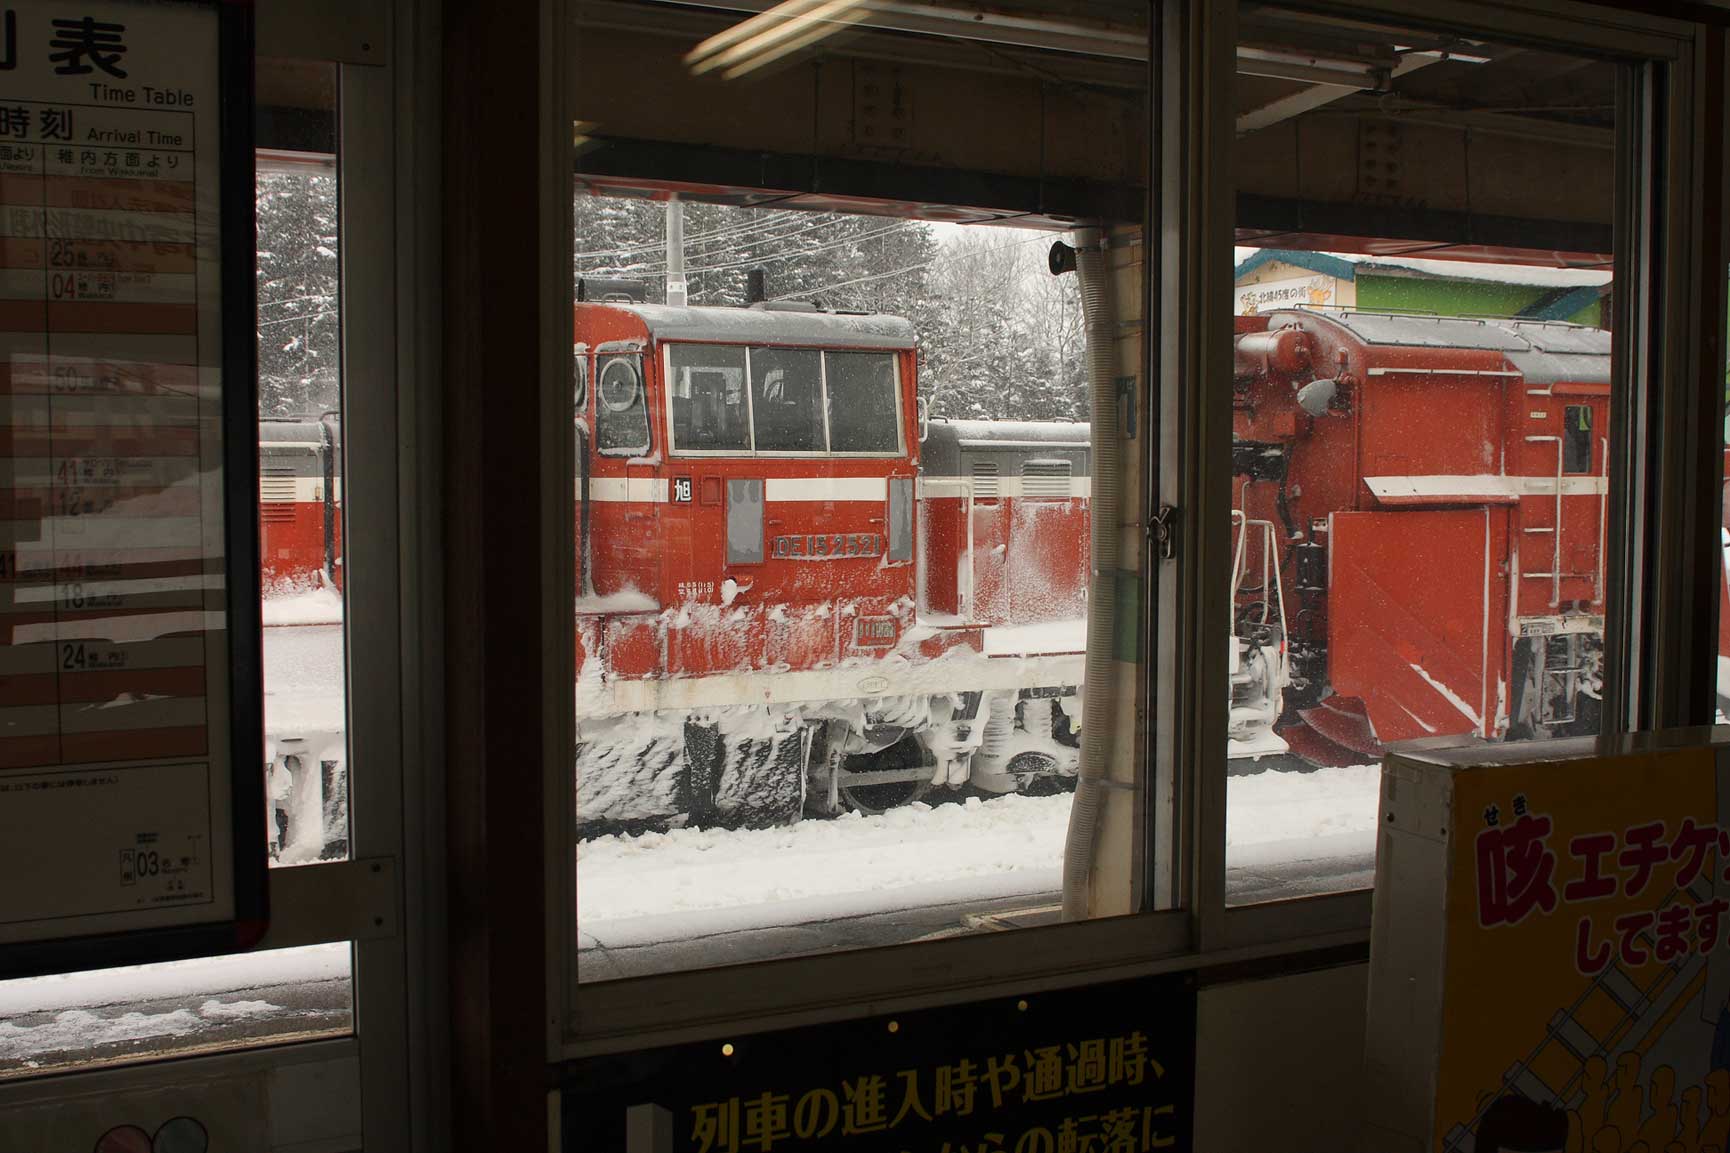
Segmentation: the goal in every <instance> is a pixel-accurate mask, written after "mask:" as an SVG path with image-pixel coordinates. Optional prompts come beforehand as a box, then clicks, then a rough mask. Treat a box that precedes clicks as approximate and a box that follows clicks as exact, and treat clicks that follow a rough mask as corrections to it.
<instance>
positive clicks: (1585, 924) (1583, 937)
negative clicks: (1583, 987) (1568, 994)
mask: <svg viewBox="0 0 1730 1153" xmlns="http://www.w3.org/2000/svg"><path fill="white" fill-rule="evenodd" d="M1609 963H1610V942H1608V941H1605V942H1603V943H1602V944H1600V945H1599V946H1598V947H1597V948H1596V949H1594V948H1592V918H1590V917H1581V918H1580V927H1579V929H1578V930H1576V932H1575V934H1574V968H1575V969H1577V970H1578V971H1579V972H1580V973H1581V974H1583V975H1585V976H1587V977H1595V976H1597V975H1598V974H1599V973H1602V972H1603V971H1604V967H1605V966H1606V965H1608V964H1609Z"/></svg>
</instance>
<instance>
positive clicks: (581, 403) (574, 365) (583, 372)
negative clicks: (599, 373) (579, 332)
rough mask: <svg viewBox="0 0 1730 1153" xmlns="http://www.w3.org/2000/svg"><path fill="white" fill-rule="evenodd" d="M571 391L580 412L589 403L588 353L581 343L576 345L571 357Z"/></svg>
mask: <svg viewBox="0 0 1730 1153" xmlns="http://www.w3.org/2000/svg"><path fill="white" fill-rule="evenodd" d="M571 392H572V395H573V396H574V397H575V398H576V410H577V412H578V413H579V414H580V413H581V412H582V411H583V409H584V408H586V407H588V403H589V353H588V349H586V348H584V347H583V346H582V345H578V346H577V348H576V350H575V354H574V355H573V356H572V357H571Z"/></svg>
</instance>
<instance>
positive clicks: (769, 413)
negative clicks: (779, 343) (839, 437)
mask: <svg viewBox="0 0 1730 1153" xmlns="http://www.w3.org/2000/svg"><path fill="white" fill-rule="evenodd" d="M821 355H822V354H820V353H818V352H815V351H812V350H810V349H796V348H753V349H751V427H752V430H753V432H754V434H755V438H756V446H757V451H758V452H822V451H823V445H824V436H823V370H822V360H821Z"/></svg>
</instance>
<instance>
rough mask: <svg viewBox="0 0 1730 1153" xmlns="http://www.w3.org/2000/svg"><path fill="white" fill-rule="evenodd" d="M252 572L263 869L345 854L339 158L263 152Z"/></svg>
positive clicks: (259, 188)
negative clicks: (260, 679) (257, 623)
mask: <svg viewBox="0 0 1730 1153" xmlns="http://www.w3.org/2000/svg"><path fill="white" fill-rule="evenodd" d="M257 213H258V265H259V267H258V273H259V280H258V283H259V300H258V312H259V320H258V364H259V379H258V397H259V399H258V408H259V424H258V449H259V480H258V484H259V526H258V527H259V565H260V569H261V575H262V578H263V593H264V602H263V606H262V609H263V619H264V626H265V627H264V723H265V739H266V754H267V759H266V763H265V769H264V772H265V833H266V836H267V838H268V841H269V846H270V854H271V863H272V864H273V865H300V864H307V863H310V862H314V861H321V860H340V859H342V858H345V857H347V856H348V842H349V822H348V747H347V737H346V698H347V694H346V685H345V672H344V663H343V604H344V602H343V593H342V590H343V584H344V581H343V577H344V567H343V492H342V474H343V467H342V452H343V441H342V416H341V411H342V380H341V370H340V365H341V357H340V347H339V335H340V331H341V328H340V324H339V315H338V314H339V311H340V302H339V299H338V275H337V186H336V167H335V158H334V157H331V156H328V155H314V154H307V153H278V152H272V153H262V154H260V158H259V167H258V177H257Z"/></svg>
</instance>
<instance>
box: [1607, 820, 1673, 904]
mask: <svg viewBox="0 0 1730 1153" xmlns="http://www.w3.org/2000/svg"><path fill="white" fill-rule="evenodd" d="M1622 838H1623V840H1624V841H1625V842H1626V845H1625V847H1624V848H1623V849H1622V855H1621V856H1620V857H1618V858H1616V859H1617V861H1618V862H1620V863H1621V866H1622V867H1623V868H1624V869H1632V870H1633V872H1632V873H1631V874H1629V876H1628V878H1627V879H1626V880H1624V881H1623V882H1622V895H1623V896H1625V897H1637V896H1639V895H1640V894H1641V893H1643V892H1645V891H1646V885H1647V884H1648V883H1649V882H1650V881H1651V880H1652V868H1653V866H1655V865H1657V864H1658V862H1660V861H1668V860H1669V859H1670V846H1669V845H1666V844H1665V843H1664V822H1663V821H1653V822H1651V823H1650V824H1646V825H1635V826H1634V827H1633V828H1631V829H1628V830H1627V831H1625V832H1624V833H1623V834H1622Z"/></svg>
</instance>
